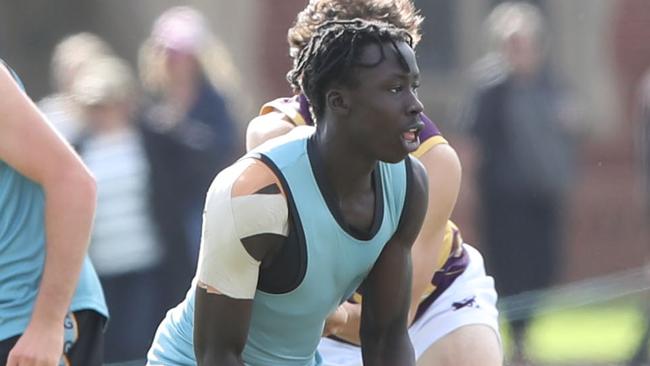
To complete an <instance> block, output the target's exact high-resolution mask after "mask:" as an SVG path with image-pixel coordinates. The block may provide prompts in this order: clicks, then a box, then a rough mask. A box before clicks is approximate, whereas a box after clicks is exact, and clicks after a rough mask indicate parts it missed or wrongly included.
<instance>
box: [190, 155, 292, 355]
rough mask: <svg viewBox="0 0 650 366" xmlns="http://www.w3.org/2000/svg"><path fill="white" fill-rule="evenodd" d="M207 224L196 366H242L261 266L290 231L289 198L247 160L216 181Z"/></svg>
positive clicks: (198, 305)
mask: <svg viewBox="0 0 650 366" xmlns="http://www.w3.org/2000/svg"><path fill="white" fill-rule="evenodd" d="M238 165H239V166H242V165H245V167H243V168H238ZM242 169H243V170H242ZM203 220H204V228H203V237H202V241H201V252H200V255H199V265H198V269H197V277H198V284H197V287H196V289H195V291H196V292H195V295H196V298H195V300H196V301H195V309H194V352H195V355H196V360H197V363H198V365H224V366H231V365H238V366H242V365H244V364H243V361H242V359H241V355H242V351H243V349H244V345H245V344H246V338H247V336H248V329H249V325H250V320H251V311H252V306H253V301H254V295H255V290H256V288H257V281H258V276H259V267H260V264H261V263H263V262H265V261H267V257H268V256H269V254H270V253H273V252H274V251H275V250H277V249H278V248H279V247H280V246H281V245H282V244H283V243H284V242H285V239H286V235H287V233H288V211H287V203H286V198H285V197H284V195H283V194H282V192H281V188H280V185H279V182H278V181H277V178H276V177H275V175H273V173H272V172H271V170H270V169H269V168H268V167H267V166H266V165H264V164H263V163H262V162H260V161H258V160H252V159H249V160H248V161H242V162H239V163H237V164H236V165H235V166H234V167H231V168H228V169H226V170H224V171H223V172H222V173H221V174H219V175H218V176H217V178H215V181H214V182H213V184H212V186H211V187H210V190H209V192H208V196H207V199H206V207H205V214H204V219H203Z"/></svg>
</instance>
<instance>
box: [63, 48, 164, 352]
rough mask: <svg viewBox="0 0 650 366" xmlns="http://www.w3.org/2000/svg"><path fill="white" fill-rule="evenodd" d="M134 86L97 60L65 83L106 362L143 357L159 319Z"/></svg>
mask: <svg viewBox="0 0 650 366" xmlns="http://www.w3.org/2000/svg"><path fill="white" fill-rule="evenodd" d="M134 83H135V80H134V77H133V73H132V72H131V70H130V69H129V67H128V66H127V65H126V64H125V63H124V62H123V61H122V60H120V59H118V58H115V57H104V58H98V59H96V60H94V61H93V62H92V63H86V64H85V65H83V66H82V67H81V68H80V69H79V70H78V73H77V76H76V78H75V80H74V82H73V84H72V86H71V95H72V97H73V98H74V102H75V103H77V104H78V105H79V107H80V112H81V113H80V116H81V120H82V121H83V122H84V126H83V129H82V131H81V133H80V134H79V136H78V138H77V139H76V140H75V141H73V145H74V146H75V147H76V148H77V151H78V152H79V153H80V155H81V157H82V158H83V160H84V161H85V163H86V165H87V166H88V168H89V169H90V170H91V171H92V173H93V174H94V175H95V178H96V180H97V187H98V204H97V213H96V217H95V225H94V227H93V231H92V237H91V244H90V249H89V252H90V257H91V259H92V261H93V263H94V264H95V267H96V268H97V272H98V274H99V277H100V280H101V282H102V285H103V286H104V291H105V294H106V300H107V303H108V308H109V311H110V312H111V320H110V322H109V324H108V328H107V331H106V352H105V361H106V362H119V361H127V360H133V359H144V357H145V354H146V351H147V348H148V346H149V344H150V343H151V340H152V338H153V334H154V331H155V327H156V324H157V323H158V322H159V321H160V318H161V317H162V315H163V314H162V312H163V309H162V307H161V306H160V305H161V304H160V301H161V295H160V286H159V282H158V281H159V280H158V274H159V273H158V270H159V266H160V264H161V260H162V256H163V252H162V246H161V245H160V244H159V240H158V236H157V235H158V233H157V228H156V227H155V225H154V220H153V215H152V213H153V211H152V208H151V205H150V203H151V181H150V166H149V161H148V158H147V156H146V153H145V149H144V145H143V142H142V138H141V135H140V133H139V131H138V130H137V128H136V125H135V123H134V121H133V113H132V112H133V109H134V106H135V105H134V99H135V98H134V97H135V88H134V85H135V84H134Z"/></svg>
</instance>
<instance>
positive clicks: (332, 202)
mask: <svg viewBox="0 0 650 366" xmlns="http://www.w3.org/2000/svg"><path fill="white" fill-rule="evenodd" d="M313 136H314V135H312V136H311V137H310V138H309V140H307V154H308V156H309V162H310V163H311V166H312V170H313V172H314V176H315V177H316V183H318V189H319V190H320V192H321V194H322V195H323V199H324V200H325V203H326V204H327V207H328V208H329V210H330V212H331V213H332V216H334V219H335V220H336V222H337V223H338V224H339V226H340V227H341V228H342V229H343V230H345V232H347V233H348V234H350V235H351V236H352V237H354V238H356V239H358V240H371V239H372V238H374V237H375V235H376V234H377V232H378V231H379V229H380V228H381V224H382V220H383V218H384V190H383V185H382V182H381V174H380V172H379V169H380V165H377V167H376V168H375V169H374V170H373V171H372V185H373V190H374V191H375V212H374V213H373V218H372V225H371V227H370V230H369V231H367V232H364V231H361V230H358V229H356V228H354V227H352V226H350V225H348V224H347V223H346V222H345V220H344V219H343V214H342V213H341V210H340V209H339V205H338V203H337V199H336V195H335V194H334V191H333V189H332V188H331V187H330V186H329V185H328V184H327V179H326V176H325V166H324V163H323V161H322V159H321V157H320V155H318V151H317V149H316V145H315V142H314V141H313V138H314V137H313Z"/></svg>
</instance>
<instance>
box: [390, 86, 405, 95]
mask: <svg viewBox="0 0 650 366" xmlns="http://www.w3.org/2000/svg"><path fill="white" fill-rule="evenodd" d="M403 89H404V88H403V87H402V86H401V85H396V86H393V87H391V88H390V89H388V91H389V92H391V93H393V94H398V93H399V92H401V91H402V90H403Z"/></svg>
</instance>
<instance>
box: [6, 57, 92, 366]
mask: <svg viewBox="0 0 650 366" xmlns="http://www.w3.org/2000/svg"><path fill="white" fill-rule="evenodd" d="M0 95H1V96H2V97H1V98H0V160H3V161H4V162H6V163H7V164H8V165H10V166H11V167H13V168H14V169H16V170H17V171H18V172H19V173H20V174H22V175H24V176H25V177H27V178H29V179H30V180H32V181H34V182H36V183H37V184H39V185H40V186H41V187H42V188H43V192H44V195H45V218H44V219H45V251H46V257H45V265H44V269H43V275H42V278H41V282H40V284H39V288H38V295H37V297H36V301H35V303H34V308H33V311H32V315H31V319H30V322H29V325H28V326H27V328H26V329H25V332H24V333H23V335H22V336H21V337H20V339H19V340H18V342H17V343H16V345H15V346H14V348H13V349H12V350H11V353H10V355H9V360H8V364H9V365H15V364H18V363H20V362H35V361H36V362H41V363H39V364H47V365H54V364H56V363H58V361H59V358H60V357H61V354H62V350H63V332H62V329H63V328H62V327H63V320H64V318H65V315H66V313H67V312H68V308H69V306H70V302H71V299H72V296H73V294H74V291H75V288H76V286H77V280H78V278H79V273H80V272H81V266H82V263H83V260H84V257H85V255H86V249H87V246H88V243H89V239H90V231H91V226H92V220H93V215H94V212H95V198H96V188H95V181H94V180H93V178H92V176H91V175H90V173H89V172H88V170H87V169H86V168H85V166H84V165H83V163H82V162H81V160H80V159H79V157H78V156H77V155H76V154H75V153H74V152H73V151H72V149H71V148H70V146H69V145H68V144H67V143H65V142H64V141H63V140H62V139H61V137H59V136H58V135H57V134H56V132H55V131H54V130H53V129H52V128H51V127H50V126H49V125H48V123H47V122H46V121H45V119H44V117H43V116H42V115H41V114H40V113H39V111H38V109H37V108H36V107H35V106H34V104H33V103H32V101H31V100H30V99H29V98H28V97H27V96H26V95H25V94H24V93H23V92H22V91H21V90H20V88H19V87H18V85H17V84H16V83H15V82H14V80H13V79H12V77H11V76H10V74H9V72H8V70H7V69H6V68H4V67H2V66H0Z"/></svg>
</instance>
